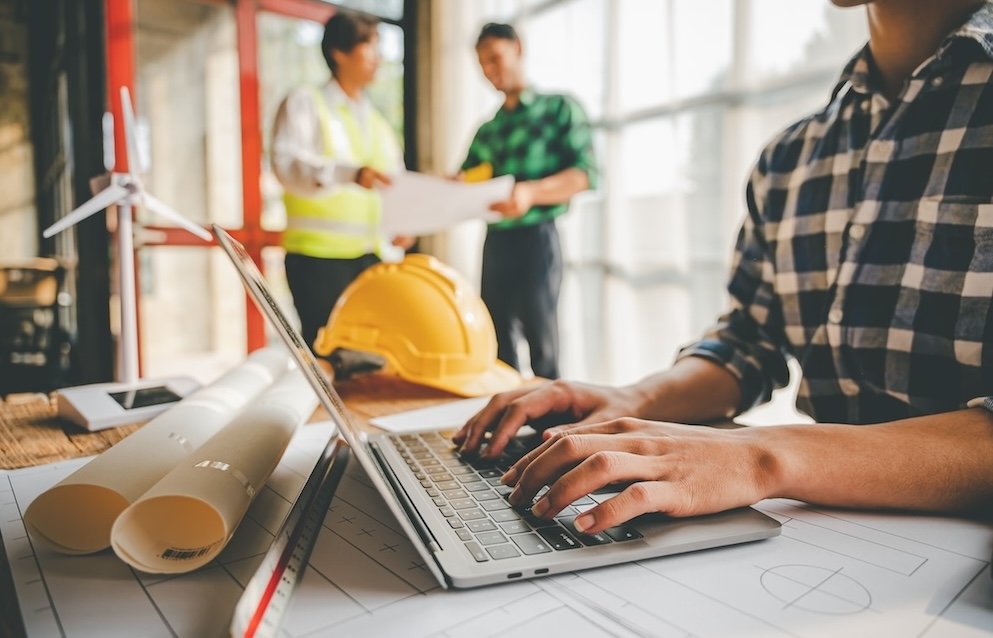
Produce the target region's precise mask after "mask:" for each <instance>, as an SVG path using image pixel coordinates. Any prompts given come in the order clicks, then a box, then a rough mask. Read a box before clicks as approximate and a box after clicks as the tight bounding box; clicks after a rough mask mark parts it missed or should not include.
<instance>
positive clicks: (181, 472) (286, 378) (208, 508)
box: [110, 370, 317, 574]
mask: <svg viewBox="0 0 993 638" xmlns="http://www.w3.org/2000/svg"><path fill="white" fill-rule="evenodd" d="M316 407H317V396H316V395H315V394H314V391H313V389H311V387H310V385H309V384H308V383H307V379H306V378H305V377H304V376H303V373H301V372H300V371H299V370H293V371H290V372H287V373H286V374H284V375H283V377H282V378H281V379H279V380H278V381H277V382H276V383H275V384H274V385H273V386H272V387H270V388H269V389H268V390H266V391H265V392H264V393H263V394H262V395H261V396H260V397H258V398H257V399H256V400H255V401H253V402H252V403H250V404H249V405H248V406H247V407H246V408H245V409H244V410H242V411H241V413H239V414H238V416H236V417H235V418H234V420H232V421H231V422H230V423H228V424H227V425H225V426H224V427H223V428H222V429H221V430H220V431H219V432H218V433H217V434H215V435H214V436H212V437H210V439H209V440H208V441H207V442H206V443H204V444H203V445H201V446H200V447H199V448H197V449H196V451H195V452H193V454H191V455H190V456H189V457H188V458H187V459H186V460H185V461H184V462H182V463H180V464H179V465H178V466H177V467H176V468H174V469H173V470H172V471H171V472H169V473H168V474H166V475H165V476H164V477H163V478H162V480H160V481H159V482H158V483H156V484H155V485H154V486H152V488H151V489H149V490H148V491H147V492H146V493H145V494H143V495H142V496H141V497H140V498H139V499H138V500H137V501H135V502H134V503H132V504H131V505H130V506H129V507H128V508H127V509H126V510H124V512H122V513H121V515H120V516H118V517H117V521H116V522H115V523H114V527H113V529H112V530H111V533H110V544H111V547H113V548H114V552H116V553H117V555H118V556H120V557H121V559H122V560H124V562H126V563H128V564H129V565H131V566H132V567H134V568H135V569H138V570H141V571H144V572H150V573H156V574H176V573H182V572H188V571H191V570H193V569H196V568H197V567H200V566H202V565H205V564H207V563H209V562H210V561H211V560H213V559H214V557H215V556H217V554H219V553H220V552H221V550H223V549H224V546H225V545H227V543H228V541H229V540H231V537H232V536H233V535H234V532H235V529H236V528H237V527H238V523H240V522H241V519H242V518H243V517H244V516H245V512H246V511H247V510H248V506H249V505H250V504H251V503H252V500H253V499H254V497H255V495H256V494H258V492H259V491H260V490H261V489H262V486H263V484H264V483H265V482H266V480H267V479H268V478H269V475H270V474H272V471H273V470H274V469H276V465H277V464H278V463H279V459H280V457H282V455H283V452H284V451H285V450H286V446H287V445H289V442H290V438H291V437H292V436H293V433H294V431H295V430H296V428H297V426H298V425H299V424H300V423H302V422H304V421H306V420H307V418H308V417H309V416H310V415H311V413H313V411H314V408H316Z"/></svg>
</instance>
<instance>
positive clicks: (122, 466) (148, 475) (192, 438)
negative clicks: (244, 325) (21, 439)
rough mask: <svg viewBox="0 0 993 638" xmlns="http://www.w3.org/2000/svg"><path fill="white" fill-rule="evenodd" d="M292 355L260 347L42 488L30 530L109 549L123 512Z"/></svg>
mask: <svg viewBox="0 0 993 638" xmlns="http://www.w3.org/2000/svg"><path fill="white" fill-rule="evenodd" d="M288 363H289V354H288V353H287V352H286V351H285V350H283V349H282V348H263V349H261V350H256V351H255V352H253V353H252V354H251V355H249V356H248V358H247V359H246V360H245V361H244V362H242V363H241V364H239V365H238V366H236V367H235V368H233V369H232V370H231V371H229V372H227V373H226V374H224V375H223V376H222V377H221V378H220V379H218V380H217V381H214V382H213V383H211V384H209V385H207V386H205V387H203V388H201V389H200V390H198V391H196V392H194V393H193V394H191V395H189V396H188V397H186V398H185V399H183V400H181V401H180V402H179V403H177V404H176V405H175V406H173V407H171V408H169V409H168V410H166V411H165V412H163V413H162V414H160V415H159V416H157V417H155V418H154V419H152V420H151V421H149V422H148V423H146V424H145V425H144V426H143V427H142V428H141V429H139V430H137V431H135V432H134V433H132V434H131V435H129V436H128V437H127V438H125V439H124V440H122V441H121V442H119V443H118V444H117V445H115V446H114V447H112V448H110V449H109V450H107V451H105V452H103V453H102V454H100V455H99V456H97V457H96V458H94V459H93V460H92V461H90V462H89V463H87V464H86V465H84V466H83V467H81V468H79V469H78V470H76V471H75V472H74V473H72V474H70V475H69V476H68V477H66V478H65V479H64V480H62V481H61V482H60V483H58V484H57V485H55V486H54V487H52V488H50V489H49V490H47V491H45V492H43V493H42V494H41V495H39V496H38V498H36V499H35V500H34V501H32V502H31V504H30V505H29V506H28V509H27V511H26V512H25V513H24V525H25V527H26V528H27V531H28V533H29V534H30V535H31V537H32V538H33V539H34V540H35V541H37V542H38V543H39V544H41V545H43V546H46V547H49V548H51V549H54V550H56V551H59V552H63V553H66V554H89V553H92V552H97V551H100V550H102V549H106V548H107V547H109V546H110V529H111V527H112V526H113V524H114V520H115V519H116V518H117V516H118V515H119V514H120V513H121V512H123V511H124V509H125V508H126V507H127V506H128V505H130V504H131V503H133V502H134V501H135V500H136V499H137V498H138V497H139V496H141V495H142V494H144V493H145V492H146V491H147V490H148V488H150V487H151V486H152V485H154V484H155V483H156V482H157V481H158V480H159V479H161V478H162V477H163V476H165V475H166V474H167V473H168V472H169V471H170V470H172V469H173V468H174V467H176V465H178V464H179V463H180V462H182V461H183V460H185V459H186V458H187V457H188V456H189V455H190V453H191V452H193V450H195V449H196V448H198V447H200V445H202V444H203V443H204V442H205V441H206V440H207V439H209V438H210V437H211V436H212V435H213V434H215V433H216V432H217V431H218V430H220V429H221V428H222V427H223V426H224V425H225V424H227V423H228V422H229V421H231V420H232V419H233V418H234V417H235V415H236V414H237V413H238V411H239V410H240V409H241V408H242V407H244V406H245V405H246V404H247V403H248V402H249V401H251V400H252V399H253V398H255V397H256V396H258V395H259V393H260V392H262V391H263V390H264V389H265V388H267V387H268V386H269V385H270V384H271V383H272V382H273V381H274V380H275V379H277V378H279V377H280V376H281V375H282V374H283V373H284V372H285V371H286V369H287V364H288Z"/></svg>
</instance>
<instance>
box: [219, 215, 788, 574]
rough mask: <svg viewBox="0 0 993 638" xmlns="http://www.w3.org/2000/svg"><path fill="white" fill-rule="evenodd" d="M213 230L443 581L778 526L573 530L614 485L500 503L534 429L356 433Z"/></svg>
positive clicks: (691, 546) (611, 560) (706, 521)
mask: <svg viewBox="0 0 993 638" xmlns="http://www.w3.org/2000/svg"><path fill="white" fill-rule="evenodd" d="M213 233H214V236H215V237H217V241H218V244H220V246H221V248H223V249H224V251H225V253H227V255H228V257H230V258H231V261H232V263H233V264H234V265H235V267H236V268H237V270H238V273H239V274H240V275H241V277H242V279H243V280H244V283H245V287H246V289H247V290H248V293H249V295H250V296H251V297H252V299H253V300H254V301H255V304H256V305H257V306H258V308H259V310H260V311H261V312H262V313H263V314H264V315H265V316H266V318H267V319H268V321H269V322H271V324H272V326H273V328H274V329H275V330H276V332H277V333H279V336H280V337H281V338H282V340H283V341H284V342H285V344H286V346H287V347H288V348H289V350H290V353H291V355H292V356H293V359H294V360H295V361H296V363H297V365H298V366H299V367H300V369H301V370H302V371H303V373H304V375H305V376H306V378H307V380H308V382H309V383H310V384H311V386H313V388H314V391H315V392H316V393H317V396H318V398H319V400H320V402H321V405H322V406H323V407H324V409H325V410H327V413H328V415H330V417H331V419H332V420H333V422H334V423H335V425H336V426H337V428H338V432H339V433H340V435H341V436H342V437H343V438H344V440H345V442H346V443H347V444H348V446H349V448H350V449H351V452H352V455H353V456H354V458H356V459H358V461H359V463H360V464H361V465H362V468H363V469H364V470H365V471H366V472H367V473H368V475H369V479H370V481H371V482H372V484H373V485H374V486H375V488H376V490H377V491H378V492H379V493H380V495H382V497H383V499H384V500H385V501H386V504H387V505H388V507H389V509H390V511H391V512H392V513H393V515H394V516H395V517H396V519H397V521H398V523H399V524H400V526H401V527H402V528H403V530H404V532H405V533H406V534H407V536H408V537H409V538H410V540H411V542H412V543H413V545H414V547H415V548H416V549H417V551H418V552H419V553H420V555H421V557H422V558H423V560H424V563H425V565H426V566H427V567H428V569H430V570H431V573H432V574H434V576H435V578H437V580H438V583H439V584H440V585H441V586H442V587H445V588H448V587H454V588H469V587H478V586H482V585H491V584H495V583H502V582H507V581H513V580H518V579H526V578H535V577H541V576H545V575H549V574H561V573H564V572H572V571H576V570H581V569H589V568H593V567H603V566H606V565H615V564H618V563H624V562H629V561H637V560H643V559H647V558H656V557H659V556H666V555H670V554H678V553H683V552H691V551H697V550H702V549H709V548H713V547H721V546H726V545H731V544H735V543H744V542H749V541H757V540H761V539H765V538H769V537H772V536H776V535H777V534H779V532H780V524H779V522H778V521H776V520H775V519H772V518H770V517H768V516H766V515H765V514H762V513H761V512H759V511H757V510H755V509H753V508H750V507H746V508H740V509H736V510H731V511H727V512H722V513H719V514H712V515H707V516H699V517H694V518H669V517H667V516H665V515H662V514H645V515H642V516H640V517H638V518H635V519H633V520H631V521H629V522H628V523H626V524H624V525H620V526H618V527H614V528H611V529H609V530H606V531H605V532H602V533H600V534H595V535H585V534H580V533H579V532H578V531H577V530H576V529H575V527H574V526H573V524H572V521H573V520H574V519H575V517H576V516H577V515H578V514H579V513H581V512H582V511H584V510H585V509H589V508H591V507H593V506H595V505H596V503H599V502H601V501H602V500H604V499H608V498H612V497H613V495H614V494H615V493H616V492H617V491H619V489H617V488H614V489H613V490H612V489H611V488H609V487H608V488H606V489H604V490H602V491H598V492H594V493H592V494H590V495H588V496H586V497H583V498H582V499H579V500H578V501H576V502H574V503H572V504H571V505H570V506H569V507H567V508H566V510H565V511H563V512H562V513H561V514H559V516H557V517H556V518H555V519H552V520H545V519H539V518H537V517H535V516H533V515H532V514H531V513H530V510H529V509H521V508H514V507H511V506H510V504H509V503H508V501H507V498H506V496H507V494H508V493H509V488H507V487H506V486H503V485H502V484H501V483H500V476H501V475H502V474H503V472H504V471H505V470H506V469H507V468H508V467H510V465H511V464H513V463H514V462H515V461H516V460H517V459H518V458H520V457H521V456H522V455H523V454H525V453H526V452H527V451H528V450H529V449H532V447H533V446H534V445H537V443H538V442H539V441H538V440H536V439H538V438H540V437H538V436H537V435H534V434H532V436H530V437H527V436H522V437H518V438H516V439H515V440H514V441H513V442H512V444H511V445H509V446H508V452H506V453H505V454H504V456H503V457H501V458H500V459H497V460H495V461H483V460H480V459H470V458H463V457H460V456H459V455H458V454H457V452H456V450H455V446H454V445H453V444H452V443H451V440H450V436H451V432H445V431H441V430H437V431H422V432H418V433H410V434H400V435H397V434H389V433H382V434H369V433H367V432H364V431H363V430H361V429H360V428H358V427H357V426H355V425H354V424H353V423H352V422H351V420H350V419H349V417H348V413H347V411H346V410H345V408H344V405H343V403H342V401H341V398H340V397H339V396H338V393H337V392H336V391H335V389H334V388H333V387H332V386H331V384H330V383H329V381H328V379H327V377H326V375H325V373H324V370H323V369H321V367H320V366H319V365H318V363H317V360H316V359H315V357H314V355H313V354H312V353H311V351H310V348H308V347H307V344H305V343H304V342H303V340H302V338H301V337H300V333H299V332H298V331H297V330H296V328H295V327H294V326H293V325H292V324H291V323H290V322H289V321H288V320H287V318H286V316H285V315H284V314H283V312H282V311H281V310H280V308H279V306H278V304H277V303H276V301H275V299H274V298H273V296H272V294H271V292H270V290H269V287H268V284H267V283H266V281H265V279H264V278H263V276H262V273H261V272H259V270H258V268H257V267H256V266H255V264H254V262H253V261H252V259H251V257H249V255H248V253H247V252H246V251H245V249H244V247H243V246H242V245H241V244H240V243H239V242H238V241H237V240H235V239H234V238H233V237H231V236H230V235H229V234H228V233H227V232H225V231H224V230H223V229H222V228H220V227H219V226H217V225H214V226H213Z"/></svg>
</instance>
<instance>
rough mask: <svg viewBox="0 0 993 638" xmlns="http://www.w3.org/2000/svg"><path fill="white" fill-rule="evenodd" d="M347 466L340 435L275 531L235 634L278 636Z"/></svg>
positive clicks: (238, 612)
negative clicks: (274, 536)
mask: <svg viewBox="0 0 993 638" xmlns="http://www.w3.org/2000/svg"><path fill="white" fill-rule="evenodd" d="M347 464H348V446H347V445H346V444H345V442H344V441H343V440H342V439H341V437H339V436H338V435H337V434H335V435H334V436H333V438H332V439H331V440H330V441H329V442H328V444H327V446H326V447H325V448H324V452H323V453H322V454H321V458H320V459H318V461H317V464H316V465H315V466H314V470H313V471H312V472H311V473H310V476H309V477H308V478H307V482H306V483H305V484H304V486H303V489H302V490H301V491H300V496H299V497H297V499H296V501H295V502H294V503H293V507H292V508H291V509H290V513H289V514H288V515H287V516H286V520H284V521H283V524H282V525H281V526H280V528H279V531H278V532H277V533H276V538H275V539H274V540H273V542H272V545H271V546H270V547H269V550H268V551H267V552H266V555H265V557H264V558H263V559H262V564H261V565H260V566H259V568H258V569H257V570H256V571H255V574H254V575H253V576H252V579H251V580H250V581H248V585H246V586H245V591H244V592H243V593H242V595H241V598H240V599H239V600H238V604H237V605H236V606H235V610H234V616H233V618H232V620H231V636H233V637H234V638H275V637H276V636H278V635H279V626H280V623H282V620H283V616H284V615H285V614H286V610H287V609H288V608H289V606H290V602H291V600H292V599H293V593H294V591H295V590H296V588H297V585H299V583H300V581H301V580H302V579H303V572H304V570H305V569H306V568H307V561H308V559H309V558H310V552H311V550H313V548H314V543H316V542H317V536H318V534H319V533H320V531H321V526H322V525H323V523H324V516H325V514H326V513H327V510H328V507H329V506H330V505H331V499H332V498H333V497H334V492H335V489H337V487H338V483H339V482H340V481H341V477H342V475H343V474H344V473H345V466H346V465H347Z"/></svg>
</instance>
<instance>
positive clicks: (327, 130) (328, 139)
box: [283, 87, 398, 259]
mask: <svg viewBox="0 0 993 638" xmlns="http://www.w3.org/2000/svg"><path fill="white" fill-rule="evenodd" d="M311 92H312V94H313V99H314V105H315V107H316V108H317V114H318V119H319V120H320V125H321V132H322V134H323V135H324V152H325V154H326V155H327V156H328V157H333V158H334V159H335V160H336V161H339V162H343V163H345V164H349V165H354V166H370V167H372V168H374V169H376V170H377V171H379V172H381V173H389V172H390V171H392V170H393V169H394V168H395V167H396V165H397V159H398V158H396V157H393V153H392V152H391V150H392V149H391V148H390V146H389V142H390V139H391V137H390V136H392V135H393V132H392V131H391V130H390V126H389V124H388V123H387V122H386V120H385V119H384V118H383V116H381V115H380V114H379V113H378V112H377V111H376V110H375V109H372V110H371V112H370V114H369V121H368V126H369V139H368V140H367V139H366V136H365V135H364V134H363V132H362V129H361V127H360V126H359V124H358V121H357V120H356V119H355V115H354V114H353V113H352V111H351V109H350V108H349V107H348V105H347V104H342V105H340V106H339V107H338V109H337V113H336V114H337V115H338V119H339V120H340V122H341V126H339V127H337V131H338V133H339V134H340V133H341V132H344V134H345V137H346V139H344V140H342V141H341V142H340V143H339V144H337V145H336V144H335V136H334V135H333V134H332V129H333V128H334V127H333V126H332V118H331V111H330V109H329V107H328V105H327V102H326V101H325V100H324V96H323V95H322V94H321V92H320V91H319V90H318V89H316V88H313V87H312V88H311ZM349 151H351V152H350V154H349ZM349 155H350V156H349ZM283 203H284V204H285V206H286V230H285V231H284V232H283V247H284V248H285V249H286V251H287V252H291V253H297V254H301V255H307V256H310V257H321V258H327V259H353V258H355V257H361V256H362V255H364V254H366V253H370V252H374V253H377V254H378V253H379V252H380V248H381V246H383V245H385V244H386V243H387V242H386V241H385V239H384V238H382V237H381V235H380V232H379V220H380V216H381V211H380V205H381V202H380V196H379V193H377V192H375V191H372V190H369V189H366V188H362V187H361V186H359V185H357V184H341V185H340V186H337V187H336V188H335V190H334V192H333V193H332V194H331V195H325V196H323V197H297V196H295V195H293V194H291V193H284V194H283Z"/></svg>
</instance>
